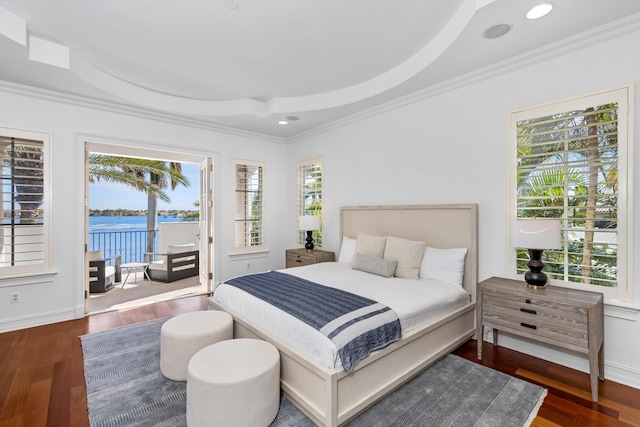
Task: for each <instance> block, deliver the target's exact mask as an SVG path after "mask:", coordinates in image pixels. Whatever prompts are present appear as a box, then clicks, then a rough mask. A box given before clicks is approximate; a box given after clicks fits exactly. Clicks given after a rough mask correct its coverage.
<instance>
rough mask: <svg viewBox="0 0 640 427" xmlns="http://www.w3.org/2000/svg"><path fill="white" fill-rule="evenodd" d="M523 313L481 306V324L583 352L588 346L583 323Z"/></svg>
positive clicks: (534, 312) (537, 312)
mask: <svg viewBox="0 0 640 427" xmlns="http://www.w3.org/2000/svg"><path fill="white" fill-rule="evenodd" d="M526 310H530V311H527V312H522V311H520V310H514V309H511V308H505V307H502V306H495V305H491V304H484V308H483V310H482V319H483V320H482V321H483V323H484V324H485V325H487V326H491V327H494V328H497V329H501V330H504V331H508V332H509V331H510V332H516V333H518V334H524V335H527V336H529V337H533V338H542V337H544V338H547V339H549V340H554V341H557V343H558V344H562V345H563V346H565V347H570V348H573V349H575V350H582V351H586V349H587V348H588V346H589V339H588V330H587V325H586V323H582V324H580V323H576V322H573V321H571V320H568V319H566V318H560V317H556V316H550V315H549V314H548V313H544V312H539V311H536V310H535V309H529V308H526Z"/></svg>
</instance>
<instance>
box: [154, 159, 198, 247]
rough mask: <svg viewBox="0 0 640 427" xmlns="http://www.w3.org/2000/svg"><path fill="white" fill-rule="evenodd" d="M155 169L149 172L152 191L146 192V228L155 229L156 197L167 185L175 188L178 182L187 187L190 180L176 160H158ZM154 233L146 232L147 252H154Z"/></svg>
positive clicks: (156, 217)
mask: <svg viewBox="0 0 640 427" xmlns="http://www.w3.org/2000/svg"><path fill="white" fill-rule="evenodd" d="M156 163H158V164H157V165H156V166H158V167H157V169H155V170H153V171H150V173H149V186H150V187H152V188H153V189H154V190H153V191H148V192H147V230H155V229H156V227H157V225H158V198H159V197H160V193H161V192H162V191H163V190H164V189H165V188H167V187H169V185H171V189H172V190H175V189H176V187H177V186H178V185H180V184H182V185H184V186H185V187H189V186H190V185H191V182H189V179H188V178H187V177H186V176H184V175H182V164H180V163H178V162H168V163H167V162H160V161H157V162H156ZM155 238H156V236H155V233H147V252H155Z"/></svg>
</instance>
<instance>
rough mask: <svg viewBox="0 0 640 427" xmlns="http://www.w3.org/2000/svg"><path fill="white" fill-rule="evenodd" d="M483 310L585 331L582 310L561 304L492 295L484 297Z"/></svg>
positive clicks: (585, 326)
mask: <svg viewBox="0 0 640 427" xmlns="http://www.w3.org/2000/svg"><path fill="white" fill-rule="evenodd" d="M482 302H483V304H484V308H485V310H493V311H499V312H502V313H505V314H506V315H507V316H510V317H516V318H517V317H518V316H525V317H526V316H529V317H530V318H531V317H537V318H539V319H540V321H542V322H550V323H553V324H556V325H558V326H559V327H561V328H563V329H575V330H578V331H583V332H585V333H586V331H587V323H588V318H587V313H586V312H585V310H584V309H581V308H577V307H568V306H566V305H561V304H551V305H550V304H545V303H544V302H541V301H539V300H535V302H534V300H532V299H530V298H521V299H519V300H512V299H507V298H500V297H496V296H493V295H484V298H483V300H482Z"/></svg>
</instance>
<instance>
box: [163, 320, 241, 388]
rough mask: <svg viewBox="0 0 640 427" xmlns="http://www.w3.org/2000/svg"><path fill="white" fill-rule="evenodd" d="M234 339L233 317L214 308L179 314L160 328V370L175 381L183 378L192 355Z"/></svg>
mask: <svg viewBox="0 0 640 427" xmlns="http://www.w3.org/2000/svg"><path fill="white" fill-rule="evenodd" d="M230 339H233V318H232V317H231V315H230V314H229V313H225V312H224V311H217V310H203V311H194V312H193V313H184V314H179V315H177V316H175V317H172V318H171V319H169V320H167V321H166V322H164V324H163V325H162V328H161V329H160V371H161V372H162V375H164V376H165V377H167V378H169V379H170V380H174V381H186V379H187V365H188V364H189V360H190V359H191V357H192V356H193V355H194V354H196V353H197V352H198V351H199V350H201V349H203V348H204V347H206V346H208V345H211V344H214V343H217V342H218V341H223V340H230Z"/></svg>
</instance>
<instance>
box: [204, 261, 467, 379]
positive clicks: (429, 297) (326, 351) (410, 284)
mask: <svg viewBox="0 0 640 427" xmlns="http://www.w3.org/2000/svg"><path fill="white" fill-rule="evenodd" d="M280 271H281V272H283V273H287V274H291V275H294V276H298V277H301V278H304V279H307V280H310V281H312V282H316V283H320V284H322V285H325V286H332V287H335V288H339V289H342V290H344V291H347V292H351V293H354V294H357V295H361V296H364V297H367V298H370V299H372V300H375V301H378V302H380V303H382V304H385V305H387V306H389V307H390V308H391V309H393V310H394V311H395V312H396V313H397V314H398V317H399V318H400V324H401V326H402V334H403V336H404V335H406V334H408V333H409V332H411V331H412V330H414V329H416V328H417V327H419V326H421V325H423V324H425V323H427V322H429V321H431V320H433V319H435V318H437V317H439V316H441V315H442V314H444V313H446V312H448V311H450V310H453V309H455V308H458V307H462V306H464V305H465V304H467V303H468V302H469V300H470V297H469V294H468V293H467V291H465V290H464V289H463V288H462V287H461V286H455V285H451V284H447V283H442V282H437V281H434V280H429V279H419V280H409V279H400V278H396V277H390V278H383V277H380V276H376V275H374V274H370V273H365V272H362V271H358V270H352V269H351V267H350V265H349V264H348V263H344V262H324V263H318V264H313V265H309V266H304V267H296V268H289V269H286V270H280ZM213 299H214V300H216V301H218V302H219V303H221V304H222V305H224V306H225V307H227V308H229V309H231V310H232V311H234V312H235V313H237V314H238V315H240V316H242V317H244V318H246V319H248V320H250V321H251V322H253V323H255V324H256V325H258V326H260V327H261V328H262V329H265V330H267V331H269V332H270V333H272V334H274V335H276V336H279V337H281V338H286V340H287V342H289V343H290V344H291V345H292V346H295V347H297V348H298V349H300V350H302V351H303V352H305V353H307V354H309V355H310V356H311V357H313V358H314V359H316V360H317V361H318V362H320V363H321V364H322V365H324V366H326V367H328V368H339V367H340V366H341V363H340V358H339V357H338V351H337V348H336V346H335V344H334V343H333V342H332V341H331V340H330V339H329V338H327V337H326V336H324V335H323V334H321V333H320V332H318V331H317V330H316V329H314V328H313V327H311V326H309V325H307V324H306V323H304V322H302V321H301V320H299V319H297V318H295V317H293V316H291V315H289V314H287V313H285V312H284V311H281V310H279V309H277V308H275V307H274V306H272V305H270V304H268V303H266V302H264V301H262V300H261V299H259V298H256V297H254V296H252V295H249V294H247V293H246V292H244V291H242V290H240V289H238V288H236V287H234V286H229V285H225V284H224V283H222V284H220V285H218V286H217V287H216V290H215V292H214V294H213Z"/></svg>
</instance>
